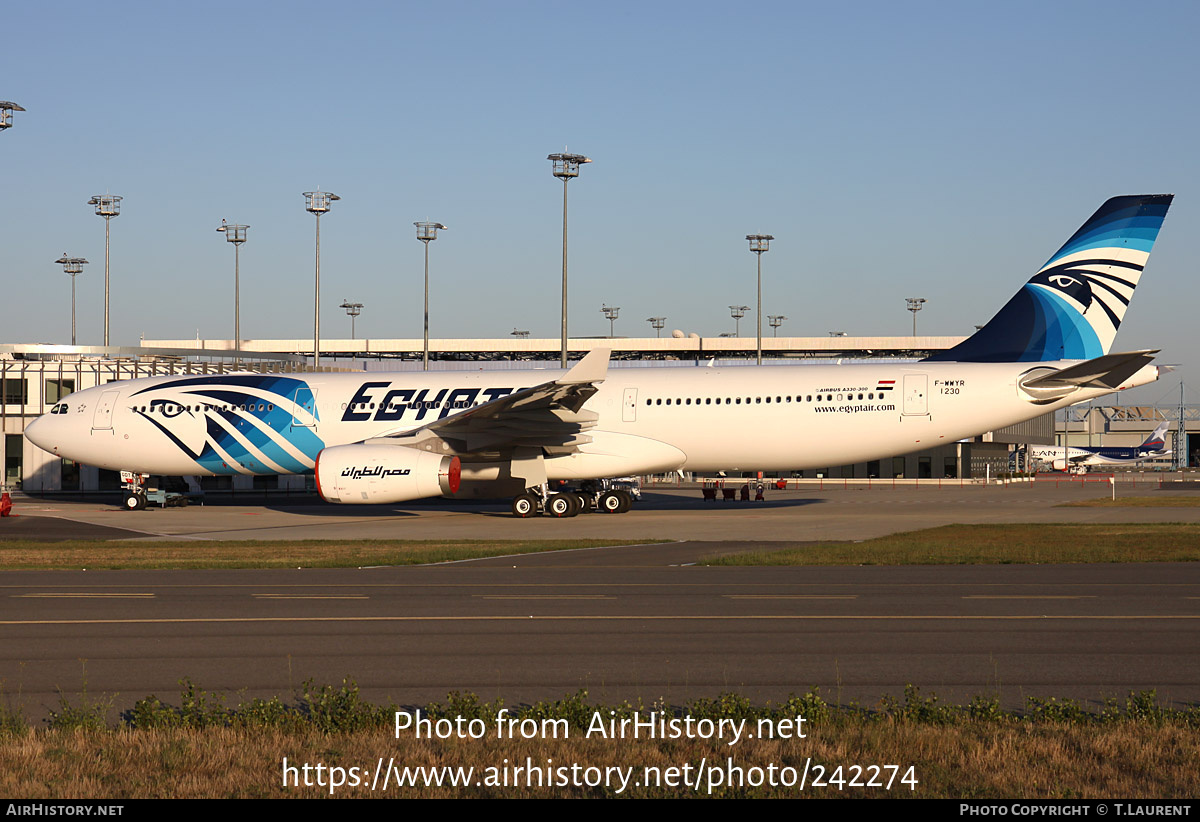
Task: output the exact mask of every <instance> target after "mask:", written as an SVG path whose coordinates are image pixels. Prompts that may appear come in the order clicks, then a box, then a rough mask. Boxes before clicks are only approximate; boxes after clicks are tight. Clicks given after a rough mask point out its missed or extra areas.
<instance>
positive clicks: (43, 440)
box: [25, 414, 54, 451]
mask: <svg viewBox="0 0 1200 822" xmlns="http://www.w3.org/2000/svg"><path fill="white" fill-rule="evenodd" d="M51 428H53V426H52V425H50V422H49V421H48V420H47V419H46V415H45V414H43V415H42V416H40V417H38V418H37V419H35V420H34V421H33V422H31V423H29V424H28V425H26V426H25V439H27V440H29V441H30V442H32V443H33V444H34V445H36V446H37V447H38V448H41V449H42V450H44V451H53V450H54V445H53V443H52V442H51V441H50V429H51Z"/></svg>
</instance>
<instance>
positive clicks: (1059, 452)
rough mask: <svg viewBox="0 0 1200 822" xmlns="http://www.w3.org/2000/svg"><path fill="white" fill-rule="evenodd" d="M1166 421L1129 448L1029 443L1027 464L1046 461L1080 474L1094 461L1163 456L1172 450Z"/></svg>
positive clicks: (1113, 462)
mask: <svg viewBox="0 0 1200 822" xmlns="http://www.w3.org/2000/svg"><path fill="white" fill-rule="evenodd" d="M1169 425H1170V423H1167V422H1160V423H1159V424H1158V426H1157V427H1155V429H1154V432H1153V433H1152V434H1150V436H1149V437H1147V438H1146V441H1145V442H1143V443H1142V444H1141V445H1138V446H1136V447H1133V448H1119V447H1111V446H1110V447H1096V448H1092V447H1083V446H1074V445H1072V446H1066V445H1030V446H1028V457H1029V462H1030V464H1031V465H1036V464H1037V463H1041V464H1043V465H1048V466H1050V468H1051V469H1052V470H1054V471H1071V472H1074V473H1080V474H1082V473H1086V472H1087V470H1088V469H1089V468H1091V467H1093V466H1097V465H1134V464H1136V463H1139V462H1145V461H1146V460H1157V459H1163V458H1164V457H1169V456H1171V454H1172V451H1171V449H1169V448H1167V443H1166V439H1165V437H1166V435H1167V428H1168V426H1169Z"/></svg>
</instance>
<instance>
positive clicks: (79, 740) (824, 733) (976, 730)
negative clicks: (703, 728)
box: [0, 718, 1200, 799]
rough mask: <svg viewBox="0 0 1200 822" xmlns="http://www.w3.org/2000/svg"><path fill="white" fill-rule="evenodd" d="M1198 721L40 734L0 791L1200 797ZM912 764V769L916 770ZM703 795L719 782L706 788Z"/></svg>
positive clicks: (9, 757)
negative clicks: (397, 783) (492, 777)
mask: <svg viewBox="0 0 1200 822" xmlns="http://www.w3.org/2000/svg"><path fill="white" fill-rule="evenodd" d="M1197 742H1198V739H1197V731H1195V730H1194V729H1188V728H1185V727H1176V726H1171V725H1165V726H1155V725H1153V724H1150V723H1138V722H1119V723H1113V724H1108V725H1102V726H1094V725H1086V724H1084V725H1079V724H1067V723H1049V722H1043V723H1039V722H1028V721H1021V720H1000V721H986V722H972V721H965V722H962V723H960V724H957V725H952V726H948V727H947V726H934V725H923V724H916V723H909V722H905V721H896V720H883V721H880V720H873V719H869V718H859V719H839V720H833V721H830V722H828V723H826V724H822V725H818V726H816V727H815V728H812V729H810V733H809V738H808V739H801V740H789V741H776V740H752V741H748V742H742V743H741V744H739V745H737V746H735V747H728V746H725V745H723V744H710V743H705V742H695V741H631V740H626V741H614V740H602V739H591V740H589V739H578V738H572V739H569V740H547V741H543V740H536V741H507V740H505V741H500V740H495V739H485V740H478V741H470V740H467V741H428V740H415V739H413V738H412V737H411V736H408V735H407V734H406V735H404V736H403V737H402V738H401V739H395V738H393V736H392V734H391V733H389V732H388V731H384V730H380V731H373V732H358V733H351V734H341V733H335V734H322V733H319V732H316V731H307V732H283V731H278V730H267V729H246V730H235V729H230V728H217V729H210V730H203V731H197V730H180V729H175V730H162V731H129V730H120V731H101V732H82V731H36V732H30V733H27V734H25V735H23V736H19V737H8V738H3V739H0V795H4V796H8V797H24V798H37V799H68V798H69V799H101V798H104V799H127V798H129V799H133V798H159V797H172V798H178V797H204V798H209V797H222V798H228V797H261V798H269V797H319V796H327V795H328V794H329V791H328V788H323V787H318V786H311V787H304V786H301V787H292V786H287V787H285V786H284V784H283V772H282V762H283V759H284V757H287V759H288V762H289V764H292V763H298V764H301V765H302V764H304V763H307V764H309V765H312V766H315V765H317V764H318V763H321V764H324V765H326V766H341V767H349V766H357V767H359V768H365V769H366V770H367V779H368V780H369V778H370V775H371V774H373V772H374V769H375V763H376V762H377V761H378V759H379V758H380V757H383V758H384V761H385V762H386V761H387V760H388V758H394V760H395V762H396V764H397V765H401V766H467V767H474V768H476V769H483V768H487V767H489V766H500V765H502V764H503V761H504V760H505V759H507V760H508V761H509V763H510V764H513V763H524V761H525V759H526V757H529V758H530V759H532V760H533V762H534V763H535V764H538V765H544V763H545V762H546V760H547V759H552V760H553V761H554V763H555V764H556V765H560V766H563V765H568V766H569V765H570V764H572V763H579V764H580V765H584V766H600V767H603V766H625V767H633V768H635V769H636V771H635V772H636V773H637V774H639V775H640V774H641V773H642V769H643V768H644V767H646V766H660V767H664V768H665V767H671V766H682V765H684V764H687V763H691V764H692V765H693V766H696V765H699V764H700V763H701V761H702V760H707V762H708V763H709V764H711V763H713V762H724V761H725V758H726V757H733V759H734V761H735V762H736V764H738V765H739V766H741V767H742V768H750V767H751V766H755V765H757V766H760V767H766V766H768V765H769V764H771V763H774V764H776V765H790V766H793V767H797V768H799V769H802V768H803V767H804V761H805V759H806V758H807V757H812V758H813V762H814V763H821V764H823V765H825V766H826V767H827V768H829V769H830V770H832V768H834V767H836V766H838V765H843V766H850V765H853V764H860V765H869V764H881V765H882V764H897V765H902V766H903V769H907V767H908V766H909V765H912V766H913V767H914V768H915V773H916V777H917V779H918V780H919V784H918V785H917V788H916V790H915V791H910V790H909V789H908V787H907V786H900V785H896V786H894V787H893V789H892V791H891V792H890V793H889V792H887V791H885V790H882V789H880V788H848V789H846V790H844V791H842V792H840V793H839V791H838V790H837V789H836V788H833V787H828V788H820V789H813V788H812V787H811V786H810V787H809V789H808V790H806V791H804V793H803V794H802V793H801V792H800V791H799V790H798V789H797V788H787V787H780V788H775V789H771V788H766V787H764V788H741V789H729V788H723V789H720V790H718V791H717V792H716V793H717V794H718V795H723V796H742V795H747V796H801V795H807V796H814V797H835V796H839V795H841V796H888V795H891V796H916V797H951V798H968V797H970V798H1001V797H1003V798H1011V799H1043V798H1113V797H1128V798H1154V799H1172V798H1179V799H1190V798H1193V797H1195V796H1196V795H1197V794H1198V793H1200V745H1197ZM903 769H902V770H903ZM612 793H613V791H611V790H606V789H604V788H587V787H564V788H557V787H555V788H536V787H534V788H530V787H512V786H511V783H510V787H495V788H489V787H486V786H479V787H477V786H474V785H472V786H470V787H466V788H449V787H446V788H437V787H428V786H425V785H422V786H419V787H411V788H405V789H401V790H396V789H389V790H388V791H387V793H386V794H383V793H382V792H377V793H374V794H373V793H372V792H371V791H370V790H369V788H366V787H354V788H352V787H346V788H342V789H340V790H338V791H337V792H336V794H335V795H337V796H359V797H365V796H381V795H388V796H406V797H487V796H504V797H543V796H604V795H611V794H612ZM628 793H629V794H632V795H634V796H694V795H696V792H695V791H694V790H693V789H691V788H685V787H680V788H666V787H663V788H646V787H642V788H637V789H633V790H631V791H629V792H628ZM700 793H701V795H704V794H705V793H706V791H704V790H702V791H701V792H700Z"/></svg>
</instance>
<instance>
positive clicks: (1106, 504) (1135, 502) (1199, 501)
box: [1054, 494, 1200, 508]
mask: <svg viewBox="0 0 1200 822" xmlns="http://www.w3.org/2000/svg"><path fill="white" fill-rule="evenodd" d="M1054 507H1055V508H1200V496H1183V495H1176V496H1172V495H1166V494H1164V495H1156V496H1145V497H1117V498H1116V499H1115V500H1113V499H1110V498H1108V497H1100V498H1097V499H1084V500H1076V501H1075V502H1064V503H1063V504H1062V505H1056V506H1054Z"/></svg>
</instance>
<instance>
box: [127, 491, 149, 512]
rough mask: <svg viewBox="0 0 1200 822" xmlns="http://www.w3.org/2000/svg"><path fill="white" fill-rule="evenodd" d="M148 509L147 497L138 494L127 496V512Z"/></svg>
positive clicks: (128, 494)
mask: <svg viewBox="0 0 1200 822" xmlns="http://www.w3.org/2000/svg"><path fill="white" fill-rule="evenodd" d="M145 507H146V495H145V494H137V493H126V494H125V510H126V511H141V510H142V509H143V508H145Z"/></svg>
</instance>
